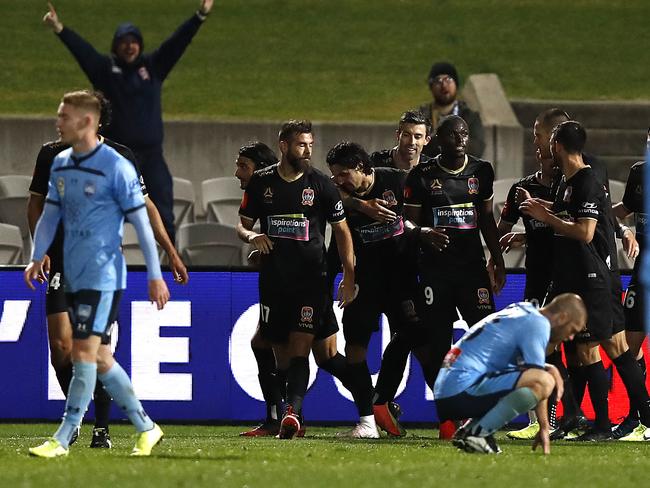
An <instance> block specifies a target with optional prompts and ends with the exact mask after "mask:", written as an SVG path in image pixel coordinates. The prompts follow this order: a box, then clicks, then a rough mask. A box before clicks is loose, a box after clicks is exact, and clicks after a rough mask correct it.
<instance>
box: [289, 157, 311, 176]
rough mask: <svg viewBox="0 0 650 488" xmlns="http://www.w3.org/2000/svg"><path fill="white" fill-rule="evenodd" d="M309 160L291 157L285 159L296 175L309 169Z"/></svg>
mask: <svg viewBox="0 0 650 488" xmlns="http://www.w3.org/2000/svg"><path fill="white" fill-rule="evenodd" d="M310 162H311V158H303V157H296V156H291V157H288V158H287V163H289V165H290V166H291V167H292V168H293V170H294V171H295V172H296V173H300V172H303V171H305V170H306V169H307V168H308V167H309V163H310Z"/></svg>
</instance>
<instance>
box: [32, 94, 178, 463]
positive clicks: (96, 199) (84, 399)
mask: <svg viewBox="0 0 650 488" xmlns="http://www.w3.org/2000/svg"><path fill="white" fill-rule="evenodd" d="M99 116H100V101H99V100H98V99H97V97H96V96H95V95H93V94H92V93H90V92H87V91H78V92H70V93H67V94H65V95H64V96H63V99H62V101H61V104H60V105H59V110H58V113H57V122H56V128H57V131H58V132H59V135H60V137H61V141H62V142H63V143H66V144H70V145H71V146H72V147H71V148H70V149H67V150H65V151H63V152H61V153H60V154H59V155H57V156H56V158H55V160H54V163H53V165H52V171H51V175H50V181H49V190H48V194H47V199H46V203H45V208H44V210H43V215H42V217H41V219H40V220H39V222H38V224H37V226H36V233H35V236H34V252H33V255H32V261H31V263H30V264H29V265H28V266H27V268H26V269H25V274H24V278H25V282H26V283H27V285H28V286H29V287H30V288H32V289H34V285H33V284H32V280H37V281H40V282H43V280H44V279H45V276H44V274H43V268H42V260H43V257H44V255H45V253H46V252H47V249H48V248H49V247H50V244H51V242H52V240H53V238H54V234H55V231H56V229H57V226H58V224H59V221H60V220H62V221H63V228H64V231H65V234H64V241H63V253H64V254H63V255H64V276H65V284H64V286H65V290H66V298H67V302H68V311H69V313H70V319H71V322H72V327H73V346H72V361H73V376H72V381H71V383H70V389H69V392H68V398H67V401H66V405H65V413H64V416H63V421H62V423H61V425H60V426H59V428H58V430H57V431H56V433H55V434H54V437H52V438H51V439H49V440H47V441H46V442H45V443H43V444H42V445H40V446H38V447H33V448H30V449H29V453H30V454H32V455H34V456H39V457H44V458H53V457H58V456H65V455H67V454H68V445H69V443H70V439H71V437H72V435H73V433H74V432H75V430H76V429H77V428H78V427H79V425H80V424H81V420H82V418H83V415H84V413H85V411H86V409H87V408H88V404H89V402H90V399H91V396H92V393H93V389H94V385H95V382H96V379H97V377H99V380H100V381H101V382H102V384H103V385H104V388H105V389H106V390H107V391H108V393H109V394H110V395H111V397H113V399H114V400H115V402H116V403H117V404H118V405H119V406H120V407H121V408H122V409H123V410H124V412H125V413H126V415H127V416H128V417H129V420H131V422H132V423H133V425H134V426H135V428H136V430H137V432H138V438H137V441H136V445H135V447H134V449H133V452H132V453H131V455H133V456H148V455H149V454H150V453H151V449H152V448H153V447H154V446H155V445H156V444H157V443H158V442H159V441H160V439H161V438H162V436H163V432H162V430H161V429H160V427H158V425H157V424H155V423H154V422H153V421H152V420H151V419H150V418H149V416H148V415H147V414H146V412H145V411H144V409H143V408H142V404H141V403H140V401H139V400H138V399H137V398H136V397H135V394H134V392H133V386H132V385H131V381H130V379H129V377H128V376H127V374H126V372H125V371H124V370H123V369H122V367H121V366H120V365H119V364H118V363H117V362H115V359H114V358H113V354H112V352H111V349H110V346H109V345H102V344H101V339H102V337H103V336H105V335H106V334H108V333H109V329H110V326H111V324H112V323H113V322H114V321H115V319H116V315H117V310H118V305H119V301H120V297H121V295H122V291H123V290H124V288H126V264H125V261H124V256H123V255H122V252H121V248H120V246H121V241H122V233H123V224H124V218H125V217H126V218H128V219H129V221H130V222H131V223H132V224H133V225H134V227H135V229H136V232H137V234H138V239H139V241H140V247H141V248H142V251H143V254H144V257H145V261H146V264H147V270H148V279H149V299H150V300H151V301H152V302H155V303H156V304H157V306H158V309H162V308H163V306H164V305H165V303H166V302H167V301H168V300H169V291H168V290H167V285H166V284H165V282H164V281H163V279H162V274H161V271H160V263H159V261H158V255H157V253H156V247H155V244H154V237H153V232H152V230H151V225H150V223H149V219H148V217H147V213H146V209H145V202H144V198H143V196H142V192H141V191H140V184H139V182H138V178H137V175H136V172H135V169H134V168H133V165H132V164H131V163H130V162H128V161H127V160H126V159H124V158H123V157H122V156H120V155H119V153H117V152H116V151H114V150H113V149H112V148H110V147H108V146H106V145H104V144H102V143H101V142H99V141H98V139H97V128H98V123H99Z"/></svg>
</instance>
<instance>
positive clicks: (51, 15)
mask: <svg viewBox="0 0 650 488" xmlns="http://www.w3.org/2000/svg"><path fill="white" fill-rule="evenodd" d="M47 8H48V11H47V13H46V14H45V15H44V16H43V23H44V24H45V25H46V26H48V27H50V28H51V29H52V30H53V31H54V32H56V33H57V34H58V33H59V32H61V31H62V30H63V24H62V23H61V21H60V20H59V16H58V15H57V14H56V10H54V5H52V4H51V3H50V2H47Z"/></svg>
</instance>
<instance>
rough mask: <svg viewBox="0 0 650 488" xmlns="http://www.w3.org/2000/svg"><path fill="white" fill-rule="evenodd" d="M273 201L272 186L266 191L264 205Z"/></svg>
mask: <svg viewBox="0 0 650 488" xmlns="http://www.w3.org/2000/svg"><path fill="white" fill-rule="evenodd" d="M272 201H273V190H272V189H271V187H270V186H267V187H266V190H264V203H271V202H272Z"/></svg>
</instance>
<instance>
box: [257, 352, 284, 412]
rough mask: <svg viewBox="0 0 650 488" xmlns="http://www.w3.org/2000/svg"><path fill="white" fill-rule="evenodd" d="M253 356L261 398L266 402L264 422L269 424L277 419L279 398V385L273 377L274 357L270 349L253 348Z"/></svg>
mask: <svg viewBox="0 0 650 488" xmlns="http://www.w3.org/2000/svg"><path fill="white" fill-rule="evenodd" d="M253 354H254V355H255V361H257V370H258V372H259V374H258V375H257V378H258V379H259V382H260V387H261V388H262V396H263V397H264V401H265V402H266V421H267V422H270V421H273V420H277V418H278V414H277V411H278V408H279V404H278V399H280V398H281V393H280V391H279V385H278V383H277V379H276V376H275V356H274V355H273V350H272V349H259V348H256V347H254V348H253Z"/></svg>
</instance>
